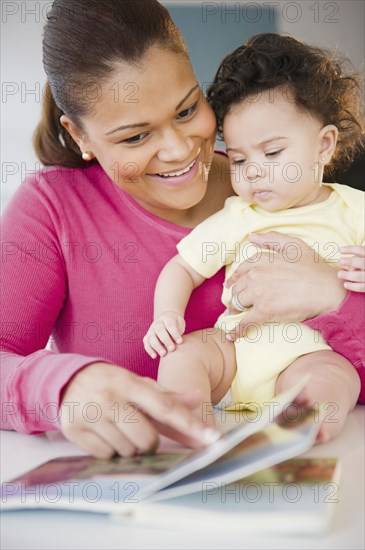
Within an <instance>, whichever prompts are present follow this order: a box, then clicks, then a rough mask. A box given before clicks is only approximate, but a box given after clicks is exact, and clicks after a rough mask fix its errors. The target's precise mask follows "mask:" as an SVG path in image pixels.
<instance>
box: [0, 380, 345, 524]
mask: <svg viewBox="0 0 365 550" xmlns="http://www.w3.org/2000/svg"><path fill="white" fill-rule="evenodd" d="M305 383H306V380H303V382H302V383H300V384H298V385H297V386H295V387H294V388H292V389H291V390H290V391H288V392H285V393H283V394H280V395H277V396H276V397H275V399H274V400H273V401H271V402H268V403H266V404H264V405H263V406H262V407H258V408H257V410H256V411H255V413H252V414H251V418H250V417H249V416H248V415H245V417H244V419H242V418H241V419H240V420H239V421H237V423H236V424H234V427H233V428H232V429H229V430H228V431H227V432H225V433H223V434H222V436H221V438H220V439H219V440H218V441H216V442H215V443H214V444H212V445H211V446H209V447H207V448H204V449H202V450H189V449H185V448H181V447H179V448H174V449H172V450H170V451H168V452H160V453H157V454H155V455H140V456H136V457H132V458H121V457H116V458H112V459H110V460H101V459H96V458H93V457H91V456H70V457H64V458H59V459H54V460H50V461H48V462H46V463H44V464H42V465H40V466H38V467H37V468H34V469H32V470H30V471H29V472H26V473H24V474H23V475H21V476H19V477H17V478H16V479H13V480H11V481H8V482H5V483H2V486H1V501H2V509H3V510H14V509H19V508H37V507H38V508H53V509H55V508H63V509H72V510H80V511H90V512H101V513H111V514H113V515H114V517H121V516H122V515H124V514H128V515H129V517H130V516H131V515H132V516H133V515H134V514H135V513H137V510H139V511H142V512H141V513H142V515H140V514H139V512H138V514H139V515H136V516H135V517H139V518H141V519H142V521H143V514H144V512H143V509H144V510H148V509H149V508H148V507H155V509H156V510H157V505H158V506H162V507H163V508H162V509H166V508H167V507H170V506H169V505H168V503H169V501H170V499H175V504H174V505H175V506H180V505H182V506H183V507H184V506H185V507H187V508H191V509H192V510H193V509H194V506H195V507H196V508H199V507H200V509H204V504H203V505H202V502H203V501H202V499H203V497H204V498H206V502H208V500H210V502H213V500H212V498H210V497H211V496H212V493H214V494H218V497H217V498H218V500H219V499H220V500H222V498H221V496H219V495H222V490H223V491H224V490H225V487H227V485H229V484H231V483H233V482H238V481H239V480H242V478H245V477H247V476H250V475H252V474H254V473H256V472H260V471H262V470H265V469H266V471H267V469H268V468H270V467H271V466H273V465H275V464H279V463H282V462H284V461H286V460H288V459H290V458H292V457H295V456H298V455H299V454H301V453H303V452H305V451H306V450H307V449H309V448H310V447H311V446H312V445H313V443H314V441H315V438H316V435H317V433H318V430H319V427H320V422H319V417H318V411H317V410H311V409H308V410H307V411H305V412H303V411H301V412H300V411H299V409H298V408H295V415H294V416H293V412H291V413H290V414H289V411H292V407H291V405H290V404H291V403H292V402H293V400H294V399H295V397H296V395H297V394H298V393H299V391H300V390H301V389H302V387H303V386H304V384H305ZM233 414H235V413H233ZM236 417H237V415H236V416H235V418H236ZM290 469H292V466H290ZM334 471H335V464H334V463H333V468H332V470H331V474H330V475H329V477H328V476H327V481H328V480H330V479H333V475H334ZM289 473H290V472H289ZM284 477H285V476H284ZM283 479H284V478H283ZM239 483H241V481H239ZM194 494H195V496H193V497H192V495H194ZM183 495H187V496H188V497H190V498H193V500H192V501H189V500H186V498H187V497H186V498H185V497H184V498H185V500H180V501H179V500H178V499H179V498H180V499H181V498H182V497H183ZM204 495H205V496H204ZM177 497H178V498H177ZM208 497H209V498H208ZM167 499H169V500H167ZM156 501H159V502H158V503H157V502H156ZM163 502H164V503H165V504H163ZM170 502H171V501H170ZM217 502H218V501H217ZM194 503H195V504H194ZM214 506H216V505H214V504H213V508H214ZM170 508H171V507H170ZM206 509H208V507H207V508H206ZM163 513H165V512H163ZM216 513H218V512H217V510H216ZM149 514H150V512H148V513H147V516H146V517H148V516H149ZM120 515H121V516H120ZM124 517H125V516H124ZM150 517H152V516H150Z"/></svg>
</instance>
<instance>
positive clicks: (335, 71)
mask: <svg viewBox="0 0 365 550" xmlns="http://www.w3.org/2000/svg"><path fill="white" fill-rule="evenodd" d="M360 81H361V80H360V76H359V75H358V74H357V73H356V72H355V70H354V68H353V66H352V65H351V63H350V61H349V60H348V59H347V58H346V57H344V56H343V57H335V56H334V54H333V53H332V52H330V51H328V50H325V49H321V48H317V47H314V46H309V45H308V44H304V43H302V42H299V41H298V40H296V39H295V38H293V37H291V36H286V35H282V34H274V33H264V34H258V35H256V36H254V37H252V38H251V39H250V40H248V41H247V42H246V43H245V44H243V45H242V46H240V47H239V48H237V49H236V50H235V51H234V52H233V53H231V54H229V55H227V56H226V57H225V59H224V60H223V61H222V63H221V65H220V67H219V68H218V71H217V73H216V76H215V79H214V82H213V83H212V85H211V86H210V87H209V89H208V91H207V99H208V101H209V103H210V104H211V106H212V107H213V110H214V112H215V115H216V117H217V129H218V134H219V135H220V137H222V132H223V120H224V117H225V116H226V114H227V113H228V111H229V110H230V108H231V107H232V106H233V105H235V104H237V103H240V102H241V101H243V100H244V99H246V98H247V97H249V96H252V95H255V94H258V93H260V92H263V91H266V90H270V89H273V88H276V87H279V86H280V87H285V88H288V89H289V91H291V93H292V94H293V96H294V101H295V102H296V104H297V106H298V107H299V108H302V109H305V110H307V111H309V112H310V113H311V114H312V115H314V116H316V117H317V118H318V119H319V120H320V121H321V122H322V123H323V125H327V124H334V125H335V126H336V127H337V129H338V132H339V137H338V142H337V147H336V151H335V154H334V155H333V157H332V162H331V164H330V165H328V166H326V172H325V175H326V176H328V175H330V174H331V173H332V172H333V170H335V169H339V168H340V167H341V166H343V164H345V163H350V162H351V161H352V160H353V158H354V156H355V154H356V152H357V150H358V149H360V148H361V147H362V135H363V131H364V129H363V121H364V119H363V114H362V98H361V87H360Z"/></svg>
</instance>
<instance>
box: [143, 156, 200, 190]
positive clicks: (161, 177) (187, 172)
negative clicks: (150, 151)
mask: <svg viewBox="0 0 365 550" xmlns="http://www.w3.org/2000/svg"><path fill="white" fill-rule="evenodd" d="M200 151H201V149H199V151H198V153H197V155H196V157H195V158H194V159H193V160H192V161H190V163H188V164H187V165H186V164H185V167H182V168H175V169H174V170H170V171H168V172H167V171H166V172H165V171H163V172H158V173H157V174H146V175H147V176H149V177H151V178H153V179H154V180H155V181H158V182H159V183H161V184H163V185H173V186H176V185H184V184H186V183H189V182H190V181H191V180H192V179H193V178H194V177H195V176H196V174H197V172H198V169H199V164H200V163H201V160H200Z"/></svg>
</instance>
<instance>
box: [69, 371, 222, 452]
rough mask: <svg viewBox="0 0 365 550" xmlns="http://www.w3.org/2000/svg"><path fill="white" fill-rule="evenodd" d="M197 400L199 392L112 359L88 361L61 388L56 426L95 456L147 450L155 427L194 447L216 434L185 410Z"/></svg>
mask: <svg viewBox="0 0 365 550" xmlns="http://www.w3.org/2000/svg"><path fill="white" fill-rule="evenodd" d="M199 403H201V395H200V393H199V392H192V393H190V394H176V393H173V392H168V391H165V390H164V389H163V388H162V387H160V386H159V385H158V384H157V382H155V381H154V380H152V379H150V378H141V377H139V376H137V375H135V374H133V373H131V372H129V371H128V370H126V369H123V368H121V367H118V366H117V365H111V364H108V363H92V364H91V365H88V366H86V367H84V368H83V369H82V370H80V371H79V372H78V373H77V374H76V375H75V376H74V377H73V378H72V379H71V381H70V382H69V383H68V385H67V386H66V389H65V390H64V392H63V397H62V404H61V410H60V415H61V431H62V433H63V434H64V436H65V437H66V438H67V439H69V440H70V441H72V442H74V443H75V444H76V445H77V446H78V447H80V448H81V449H83V450H85V451H87V452H89V453H90V454H92V455H93V456H96V457H97V458H110V457H111V456H113V455H114V454H115V453H118V454H119V455H120V456H132V455H134V454H136V453H144V452H147V451H153V450H155V449H156V447H157V445H158V441H159V438H158V434H159V433H161V434H164V435H166V436H168V437H171V438H173V439H176V440H177V441H180V442H181V443H183V444H185V445H188V446H190V447H194V448H198V447H201V446H204V445H207V444H209V443H212V442H213V441H215V440H217V439H218V438H219V433H218V432H215V431H214V430H212V429H211V428H207V426H206V425H204V424H203V423H202V422H201V421H199V420H198V418H197V416H196V415H194V414H193V412H192V411H191V410H192V409H194V408H195V407H197V406H198V405H199Z"/></svg>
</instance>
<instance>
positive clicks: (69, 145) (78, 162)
mask: <svg viewBox="0 0 365 550" xmlns="http://www.w3.org/2000/svg"><path fill="white" fill-rule="evenodd" d="M61 115H63V112H62V111H61V109H60V108H59V107H58V106H57V104H56V102H55V100H54V98H53V95H52V92H51V87H50V85H49V82H48V81H47V83H46V86H45V88H44V94H43V105H42V115H41V120H40V122H39V124H38V126H37V127H36V129H35V132H34V135H33V147H34V149H35V152H36V155H37V157H38V158H39V160H40V161H41V162H42V164H44V165H45V166H50V165H53V164H57V165H61V166H69V167H81V166H85V162H84V161H83V160H82V158H81V152H80V149H79V147H78V145H77V144H76V143H75V141H74V140H73V139H72V137H71V136H70V134H69V133H68V132H67V130H66V129H65V128H64V127H63V126H62V124H61V123H60V117H61Z"/></svg>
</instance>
